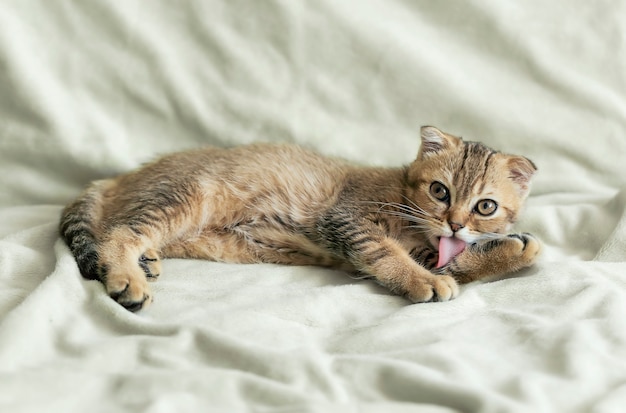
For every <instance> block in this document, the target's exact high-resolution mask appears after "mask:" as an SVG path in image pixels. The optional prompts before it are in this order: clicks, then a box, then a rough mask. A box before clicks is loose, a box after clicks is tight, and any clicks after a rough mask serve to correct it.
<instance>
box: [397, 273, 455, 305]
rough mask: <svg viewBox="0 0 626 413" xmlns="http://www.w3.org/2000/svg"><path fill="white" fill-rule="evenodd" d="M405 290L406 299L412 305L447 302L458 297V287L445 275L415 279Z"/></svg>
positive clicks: (452, 279)
mask: <svg viewBox="0 0 626 413" xmlns="http://www.w3.org/2000/svg"><path fill="white" fill-rule="evenodd" d="M406 290H407V291H406V294H405V295H406V297H407V298H408V299H409V300H411V301H413V302H414V303H426V302H431V301H449V300H451V299H453V298H456V296H457V295H459V286H458V285H457V283H456V281H455V280H454V278H452V277H450V276H447V275H439V276H437V275H433V276H427V277H416V278H415V279H413V280H411V283H410V284H409V286H407V288H406Z"/></svg>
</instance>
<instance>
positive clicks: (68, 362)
mask: <svg viewBox="0 0 626 413" xmlns="http://www.w3.org/2000/svg"><path fill="white" fill-rule="evenodd" d="M424 124H432V125H436V126H438V127H440V128H441V129H443V130H446V131H449V132H451V133H456V134H460V135H462V136H464V137H465V139H469V140H480V141H483V142H484V143H486V144H488V145H490V146H492V147H494V148H497V149H499V150H502V151H504V152H510V153H515V154H522V155H525V156H527V157H529V158H530V159H532V160H533V161H534V162H535V163H536V164H537V166H538V168H539V172H538V174H537V176H536V179H535V182H534V187H533V191H532V195H531V197H530V199H529V201H528V205H527V208H526V211H525V214H524V217H523V219H522V220H521V222H520V223H519V225H518V229H519V230H520V231H529V232H532V233H534V234H535V235H537V236H538V237H539V238H541V239H542V240H543V242H544V244H545V248H544V252H543V255H542V257H541V259H540V262H539V263H538V264H537V265H536V266H534V267H533V268H531V269H529V270H527V271H523V272H522V273H520V274H517V275H516V276H514V277H507V278H505V279H501V280H498V281H494V282H490V283H485V282H476V283H472V284H470V285H467V286H464V287H463V288H462V292H461V295H460V296H459V297H458V298H457V299H456V300H453V301H450V302H446V303H432V304H421V305H410V304H409V303H408V302H407V301H406V300H404V299H402V298H400V297H396V296H393V295H390V294H389V293H388V292H387V291H386V290H384V289H382V288H380V287H378V286H377V285H375V284H374V283H372V282H370V281H358V280H353V279H351V278H349V277H348V276H346V274H344V273H341V272H338V271H331V270H326V269H320V268H312V267H285V266H275V265H225V264H217V263H211V262H203V261H193V260H169V261H166V262H165V263H164V271H163V275H162V276H161V279H160V280H159V281H158V282H157V283H155V284H153V288H154V292H155V296H156V298H155V302H154V304H153V305H152V306H151V307H150V308H149V309H147V310H146V311H142V312H140V313H138V314H133V313H130V312H128V311H126V310H124V309H123V308H122V307H121V306H119V305H118V304H116V303H115V302H114V301H112V300H111V299H110V298H108V297H107V296H106V294H105V292H104V289H103V287H102V285H101V284H99V283H98V282H95V281H87V280H83V279H82V278H81V277H80V275H79V272H78V269H77V267H76V264H75V262H74V260H73V258H72V256H71V254H70V253H69V250H68V249H67V247H66V246H65V245H64V243H63V242H62V241H61V240H60V239H59V237H58V234H57V225H58V217H59V213H60V211H61V208H62V207H63V205H64V204H66V203H67V202H69V201H70V200H71V199H72V198H73V197H75V196H76V195H77V194H78V193H79V191H80V190H81V188H82V187H83V186H84V185H86V184H87V183H88V182H89V181H90V180H93V179H97V178H101V177H106V176H110V175H112V174H115V173H118V172H122V171H126V170H129V169H132V168H134V167H137V166H138V165H140V164H141V163H142V162H145V161H147V160H150V159H152V158H154V157H155V156H157V155H158V154H161V153H166V152H169V151H174V150H180V149H184V148H190V147H197V146H202V145H207V144H212V145H233V144H242V143H247V142H253V141H290V142H297V143H300V144H303V145H306V146H309V147H312V148H315V149H317V150H319V151H320V152H323V153H326V154H330V155H339V156H343V157H345V158H348V159H350V160H353V161H356V162H360V163H364V164H371V165H390V166H391V165H401V164H405V163H408V162H410V161H411V160H412V158H413V157H414V156H415V154H416V153H417V150H418V147H419V137H418V131H419V126H420V125H424ZM625 136H626V2H624V1H621V0H617V1H609V0H598V1H593V2H591V1H583V0H575V1H565V0H555V1H550V2H545V1H543V2H540V1H525V2H504V1H495V0H493V1H491V0H490V1H483V0H480V1H479V0H473V1H464V2H447V1H446V2H434V1H433V2H428V1H411V0H406V1H401V0H387V1H383V0H362V1H331V0H318V1H309V2H304V1H287V0H285V1H248V2H241V1H229V0H213V1H191V0H189V1H177V2H174V1H166V0H163V1H139V0H129V1H126V0H109V1H83V2H78V1H75V2H69V1H46V0H41V1H34V0H33V1H31V0H24V1H18V0H15V1H10V0H9V1H5V2H2V3H0V411H2V412H12V413H13V412H64V413H65V412H85V411H89V412H131V411H133V412H134V411H147V412H250V411H254V412H334V411H337V412H357V411H359V412H391V413H393V412H414V411H419V412H557V413H562V412H568V413H569V412H593V413H609V412H623V411H626V407H625V406H626V215H625V211H626V186H625V185H624V184H625V177H626V161H624V156H625V155H626V139H624V137H625Z"/></svg>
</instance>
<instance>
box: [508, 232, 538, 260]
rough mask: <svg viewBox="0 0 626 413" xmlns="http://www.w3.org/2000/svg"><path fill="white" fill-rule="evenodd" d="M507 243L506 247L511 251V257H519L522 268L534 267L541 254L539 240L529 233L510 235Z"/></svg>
mask: <svg viewBox="0 0 626 413" xmlns="http://www.w3.org/2000/svg"><path fill="white" fill-rule="evenodd" d="M507 241H508V242H507V243H506V245H507V247H508V249H509V251H510V256H512V257H517V258H518V259H519V261H520V264H521V266H522V267H527V266H530V265H532V264H533V263H534V262H535V260H536V259H537V257H538V256H539V252H541V243H540V242H539V240H538V239H537V238H535V237H534V236H533V235H532V234H529V233H527V232H524V233H522V234H509V235H508V236H507Z"/></svg>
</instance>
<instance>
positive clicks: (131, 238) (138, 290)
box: [98, 226, 161, 311]
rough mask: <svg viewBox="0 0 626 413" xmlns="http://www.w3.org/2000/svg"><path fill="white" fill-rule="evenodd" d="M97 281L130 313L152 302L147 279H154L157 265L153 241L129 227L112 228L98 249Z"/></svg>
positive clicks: (158, 261) (157, 260)
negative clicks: (98, 277)
mask: <svg viewBox="0 0 626 413" xmlns="http://www.w3.org/2000/svg"><path fill="white" fill-rule="evenodd" d="M98 257H99V267H100V274H101V276H100V278H101V281H102V282H103V283H104V285H105V288H106V291H107V294H109V296H110V297H111V298H113V299H114V300H115V301H117V302H118V303H119V304H121V305H122V306H123V307H125V308H126V309H128V310H130V311H138V310H140V309H142V308H144V307H146V306H147V305H148V304H150V302H151V301H152V294H151V293H150V288H149V286H148V280H153V279H156V277H157V276H158V275H159V274H160V272H161V269H160V268H161V263H160V260H159V256H158V253H157V250H156V248H155V245H154V242H153V240H152V239H151V238H150V237H148V236H145V235H140V234H139V233H138V232H137V231H134V230H133V229H132V228H131V227H130V226H119V227H116V228H114V229H113V230H111V231H110V233H108V234H107V236H106V237H104V239H103V240H102V242H101V243H100V245H99V249H98Z"/></svg>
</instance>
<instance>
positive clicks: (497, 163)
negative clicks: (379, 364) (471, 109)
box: [60, 127, 539, 311]
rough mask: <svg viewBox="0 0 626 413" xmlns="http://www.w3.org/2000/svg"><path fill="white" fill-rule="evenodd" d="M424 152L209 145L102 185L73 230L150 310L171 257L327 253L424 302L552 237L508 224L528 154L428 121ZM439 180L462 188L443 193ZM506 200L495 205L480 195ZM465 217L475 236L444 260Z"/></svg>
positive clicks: (291, 258) (253, 258) (311, 259)
mask: <svg viewBox="0 0 626 413" xmlns="http://www.w3.org/2000/svg"><path fill="white" fill-rule="evenodd" d="M421 137H422V146H421V150H420V152H419V154H418V156H417V158H416V160H415V161H414V162H413V163H411V164H410V165H408V166H405V167H400V168H371V167H362V166H356V165H352V164H349V163H347V162H344V161H342V160H339V159H334V158H326V157H323V156H321V155H318V154H316V153H314V152H312V151H308V150H305V149H302V148H300V147H296V146H290V145H265V144H256V145H250V146H242V147H236V148H231V149H218V148H205V149H199V150H194V151H190V152H182V153H176V154H171V155H168V156H165V157H163V158H161V159H159V160H157V161H155V162H153V163H150V164H148V165H145V166H144V167H142V168H140V169H138V170H135V171H132V172H129V173H127V174H124V175H120V176H118V177H116V178H113V179H108V180H102V181H96V182H94V183H93V184H91V185H90V186H89V187H88V188H87V189H86V190H85V191H84V192H83V193H82V194H81V195H80V196H79V197H78V198H77V199H76V200H75V201H74V202H73V203H71V204H70V205H68V206H67V207H66V208H65V210H64V211H63V213H62V218H61V224H60V231H61V235H62V236H63V238H64V240H65V241H66V243H67V244H68V246H69V247H70V250H71V251H72V253H73V255H74V256H75V258H76V261H77V263H78V267H79V269H80V272H81V274H82V275H83V276H84V277H85V278H89V279H97V280H100V281H102V282H103V283H104V285H105V287H106V289H107V292H108V294H109V295H110V296H111V297H112V298H113V299H115V300H116V301H118V302H119V303H120V304H121V305H123V306H124V307H126V308H128V309H129V310H132V311H136V310H139V309H141V308H143V307H144V306H146V305H147V304H149V303H150V301H151V300H152V296H151V293H150V289H149V285H148V281H151V280H154V279H156V278H157V277H158V276H159V275H160V273H161V261H160V260H161V259H162V258H168V257H179V258H202V259H209V260H216V261H223V262H238V263H255V262H269V263H280V264H292V265H320V266H327V267H334V268H341V269H344V270H346V271H351V272H355V273H360V274H365V275H366V276H370V277H372V278H373V279H375V280H376V281H377V282H379V283H380V284H382V285H384V286H386V287H387V288H389V290H390V291H392V292H394V293H396V294H399V295H403V296H405V297H407V298H408V299H410V300H411V301H413V302H424V301H437V300H439V301H445V300H449V299H451V298H454V297H455V296H456V295H457V294H458V286H457V281H458V282H468V281H472V280H475V279H480V278H482V277H485V276H491V275H499V274H503V273H506V272H510V271H515V270H518V269H520V268H523V267H525V266H528V265H530V264H531V263H532V262H533V260H534V259H535V256H536V254H537V252H538V251H539V243H538V242H537V241H536V240H535V239H534V238H533V237H532V236H530V235H523V236H507V235H506V234H507V233H508V232H509V231H510V229H511V226H512V224H513V223H514V221H515V219H516V218H517V214H518V212H519V210H520V209H521V206H522V203H523V201H524V199H525V198H526V196H527V194H528V191H529V181H530V178H531V176H532V175H533V173H534V171H535V167H534V165H533V164H532V163H531V162H530V161H528V160H527V159H526V158H523V157H518V156H511V155H505V154H501V153H499V152H496V151H493V150H491V149H489V148H487V147H486V146H484V145H482V144H480V143H475V142H464V141H462V140H461V139H460V138H457V137H454V136H452V135H449V134H446V133H444V132H441V131H439V130H438V129H436V128H433V127H424V128H422V133H421ZM433 182H438V183H440V184H441V185H444V186H445V187H446V188H448V189H449V192H450V196H449V199H446V200H445V201H442V200H440V199H437V198H435V197H433V195H432V193H431V186H432V185H433ZM486 198H488V199H493V200H496V201H497V205H498V209H497V211H496V212H495V213H494V214H493V215H492V216H488V217H487V216H481V215H480V214H477V213H476V203H477V201H478V200H480V199H486ZM451 228H456V229H458V234H457V235H458V236H459V237H462V238H463V239H464V240H465V241H467V242H468V243H469V244H470V247H468V248H466V250H465V251H464V252H463V253H461V254H460V255H459V256H457V257H456V258H455V259H454V260H453V261H452V262H450V263H449V264H448V265H447V266H446V267H444V268H441V269H438V270H434V266H435V264H436V261H437V254H438V252H437V241H438V239H439V237H441V236H450V235H451V233H452V229H451Z"/></svg>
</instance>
